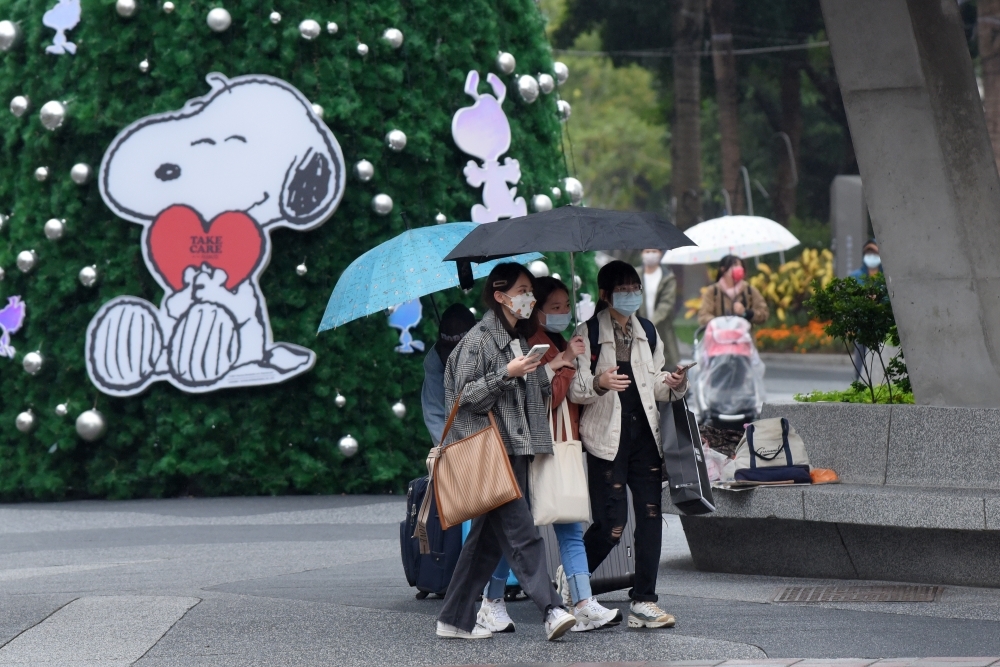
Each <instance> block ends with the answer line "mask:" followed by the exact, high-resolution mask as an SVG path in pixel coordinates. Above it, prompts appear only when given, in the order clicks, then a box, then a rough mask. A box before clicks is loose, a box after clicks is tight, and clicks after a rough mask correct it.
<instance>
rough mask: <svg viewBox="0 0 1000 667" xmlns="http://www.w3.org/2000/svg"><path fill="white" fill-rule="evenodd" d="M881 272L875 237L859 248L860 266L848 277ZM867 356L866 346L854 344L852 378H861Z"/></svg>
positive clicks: (880, 259) (873, 274)
mask: <svg viewBox="0 0 1000 667" xmlns="http://www.w3.org/2000/svg"><path fill="white" fill-rule="evenodd" d="M880 273H882V256H881V255H879V252H878V243H876V242H875V239H870V240H869V241H868V243H866V244H865V245H864V247H862V248H861V266H859V267H858V268H857V269H855V270H854V271H851V272H850V273H849V274H848V277H850V278H854V279H856V280H862V279H863V278H865V277H869V276H877V275H878V274H880ZM867 356H868V348H867V347H865V346H864V345H860V344H858V343H855V344H854V349H853V350H851V363H852V364H854V379H855V380H860V379H861V371H862V370H863V369H864V364H865V357H867Z"/></svg>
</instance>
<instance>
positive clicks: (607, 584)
mask: <svg viewBox="0 0 1000 667" xmlns="http://www.w3.org/2000/svg"><path fill="white" fill-rule="evenodd" d="M626 492H627V493H628V521H627V522H626V524H625V530H624V531H622V539H621V540H620V541H619V542H618V545H617V546H616V547H615V548H614V549H612V550H611V553H609V554H608V557H607V558H605V559H604V562H603V563H601V564H600V565H599V566H598V567H597V570H595V571H594V573H593V574H591V575H590V588H591V591H592V592H593V593H594V595H600V594H601V593H608V592H610V591H617V590H621V589H623V588H632V583H633V581H634V580H635V546H634V544H635V513H634V512H633V511H632V492H631V491H629V490H628V489H627V488H626ZM586 530H587V527H586V526H585V527H584V532H586ZM538 532H539V533H540V534H541V536H542V540H543V541H544V542H545V560H546V564H547V565H548V568H549V576H551V577H555V576H556V568H558V567H559V566H560V565H561V564H562V558H561V557H560V556H559V540H557V539H556V532H555V531H554V530H553V529H552V526H539V527H538Z"/></svg>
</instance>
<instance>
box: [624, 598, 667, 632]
mask: <svg viewBox="0 0 1000 667" xmlns="http://www.w3.org/2000/svg"><path fill="white" fill-rule="evenodd" d="M675 622H676V621H675V619H674V617H673V615H672V614H668V613H667V612H665V611H663V610H662V609H660V608H659V607H657V606H656V604H655V603H653V602H636V601H635V600H632V604H631V605H630V606H629V609H628V627H630V628H672V627H674V623H675Z"/></svg>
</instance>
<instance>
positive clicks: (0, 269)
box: [0, 266, 7, 281]
mask: <svg viewBox="0 0 1000 667" xmlns="http://www.w3.org/2000/svg"><path fill="white" fill-rule="evenodd" d="M6 277H7V272H6V271H4V270H3V267H2V266H0V281H2V280H3V279H4V278H6Z"/></svg>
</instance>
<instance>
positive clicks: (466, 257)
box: [445, 206, 695, 263]
mask: <svg viewBox="0 0 1000 667" xmlns="http://www.w3.org/2000/svg"><path fill="white" fill-rule="evenodd" d="M689 245H695V243H694V242H693V241H692V240H691V239H689V238H688V237H687V236H685V234H684V232H682V231H681V230H679V229H677V227H675V226H674V225H672V224H671V223H669V222H667V221H666V220H664V219H663V218H661V217H660V216H658V215H656V214H655V213H644V212H635V211H605V210H602V209H598V208H581V207H579V206H562V207H560V208H555V209H552V210H551V211H543V212H541V213H532V214H531V215H526V216H523V217H520V218H510V219H508V220H499V221H497V222H491V223H488V224H484V225H480V226H479V227H477V228H476V229H474V230H472V231H471V232H470V233H469V235H468V236H466V237H465V238H464V239H463V240H462V242H461V243H459V244H458V245H457V246H455V249H454V250H452V251H451V252H450V253H448V255H447V256H445V260H446V261H447V260H452V261H456V262H463V261H464V262H476V263H481V262H487V261H489V260H491V259H497V258H498V257H510V256H512V255H519V254H521V253H525V252H584V251H587V250H642V249H643V248H659V249H660V250H671V249H673V248H680V247H682V246H689Z"/></svg>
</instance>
